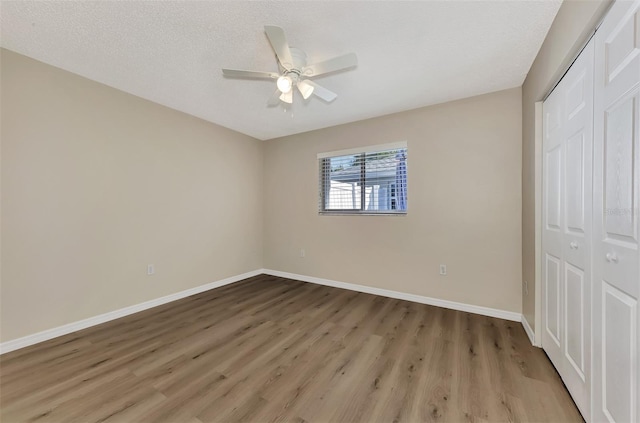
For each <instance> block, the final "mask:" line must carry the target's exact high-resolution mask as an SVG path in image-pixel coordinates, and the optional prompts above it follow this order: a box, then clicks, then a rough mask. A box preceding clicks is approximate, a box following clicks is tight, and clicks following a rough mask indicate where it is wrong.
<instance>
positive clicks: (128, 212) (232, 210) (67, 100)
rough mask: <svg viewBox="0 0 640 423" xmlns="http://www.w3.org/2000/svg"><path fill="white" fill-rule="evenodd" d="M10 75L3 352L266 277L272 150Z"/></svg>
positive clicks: (196, 123)
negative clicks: (120, 312) (234, 280)
mask: <svg viewBox="0 0 640 423" xmlns="http://www.w3.org/2000/svg"><path fill="white" fill-rule="evenodd" d="M1 65H2V68H1V89H2V112H1V113H2V114H1V118H2V132H1V136H2V162H1V164H2V172H1V173H2V264H3V266H2V280H1V293H2V294H1V295H2V296H1V298H2V303H1V320H2V324H1V330H2V334H1V338H0V339H1V340H2V341H7V340H11V339H15V338H18V337H22V336H25V335H29V334H33V333H35V332H38V331H41V330H45V329H49V328H53V327H57V326H60V325H63V324H66V323H71V322H75V321H77V320H80V319H84V318H88V317H92V316H95V315H98V314H101V313H105V312H109V311H113V310H116V309H119V308H122V307H125V306H129V305H132V304H137V303H140V302H143V301H146V300H150V299H155V298H158V297H161V296H163V295H167V294H170V293H174V292H178V291H181V290H184V289H188V288H191V287H195V286H199V285H202V284H205V283H209V282H213V281H216V280H219V279H222V278H225V277H228V276H232V275H238V274H241V273H244V272H248V271H252V270H256V269H259V268H261V267H262V233H263V231H262V216H263V210H262V207H263V206H262V203H263V196H262V179H263V167H262V163H263V147H264V143H262V142H261V141H257V140H255V139H253V138H250V137H247V136H244V135H240V134H238V133H236V132H233V131H230V130H227V129H225V128H221V127H219V126H216V125H213V124H211V123H207V122H205V121H202V120H199V119H197V118H194V117H191V116H188V115H185V114H183V113H180V112H176V111H174V110H171V109H168V108H165V107H163V106H159V105H157V104H153V103H151V102H148V101H145V100H142V99H140V98H137V97H134V96H132V95H129V94H125V93H123V92H120V91H117V90H115V89H113V88H109V87H106V86H104V85H101V84H98V83H96V82H92V81H89V80H87V79H84V78H81V77H79V76H77V75H74V74H71V73H68V72H65V71H63V70H60V69H56V68H53V67H51V66H48V65H45V64H43V63H40V62H36V61H34V60H31V59H28V58H26V57H24V56H20V55H18V54H15V53H12V52H9V51H6V50H2V53H1ZM149 263H153V264H155V266H156V274H155V275H154V276H147V275H146V268H147V264H149Z"/></svg>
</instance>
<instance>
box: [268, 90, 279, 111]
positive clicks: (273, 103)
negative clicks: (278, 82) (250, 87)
mask: <svg viewBox="0 0 640 423" xmlns="http://www.w3.org/2000/svg"><path fill="white" fill-rule="evenodd" d="M280 94H282V93H281V92H280V90H279V89H276V90H275V91H274V92H273V94H271V97H269V101H267V105H268V106H269V107H274V106H277V105H278V104H280Z"/></svg>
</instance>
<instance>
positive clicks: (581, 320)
mask: <svg viewBox="0 0 640 423" xmlns="http://www.w3.org/2000/svg"><path fill="white" fill-rule="evenodd" d="M593 61H594V43H593V42H590V43H589V44H587V46H586V47H585V48H584V50H583V51H582V53H581V54H580V56H579V57H578V58H577V59H576V61H575V62H574V64H573V65H572V67H571V69H569V71H568V72H567V74H566V75H565V77H564V79H563V81H562V82H563V83H564V84H565V85H566V93H565V101H564V119H565V124H564V128H565V129H564V135H563V147H564V151H565V154H564V159H565V161H564V189H563V192H564V195H563V197H562V202H563V204H562V207H563V210H564V225H563V233H562V249H563V269H564V271H563V288H564V293H563V296H562V297H563V300H564V302H563V304H562V307H561V308H562V309H563V315H562V316H563V322H562V326H563V327H564V340H563V342H564V345H563V346H562V352H563V363H562V369H561V370H559V372H560V375H561V376H562V379H563V380H564V382H565V385H566V386H567V389H568V390H569V392H570V393H571V395H572V396H573V398H574V401H575V403H576V405H577V406H578V408H579V409H580V412H581V413H582V415H583V416H584V417H585V419H587V420H589V416H590V413H591V408H590V403H589V399H590V395H591V391H590V383H591V380H590V378H591V332H590V331H589V328H590V327H591V260H590V259H591V236H592V234H591V220H592V213H591V212H592V204H591V203H592V169H593V162H592V158H593V149H592V146H593V66H594V62H593Z"/></svg>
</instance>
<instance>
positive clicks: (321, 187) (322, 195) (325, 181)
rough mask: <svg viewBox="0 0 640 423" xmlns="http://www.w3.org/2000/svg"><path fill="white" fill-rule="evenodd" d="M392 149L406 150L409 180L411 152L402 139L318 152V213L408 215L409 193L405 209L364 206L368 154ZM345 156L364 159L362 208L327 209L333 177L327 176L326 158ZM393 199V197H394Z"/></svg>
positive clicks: (362, 169)
mask: <svg viewBox="0 0 640 423" xmlns="http://www.w3.org/2000/svg"><path fill="white" fill-rule="evenodd" d="M390 150H404V151H405V178H406V179H407V180H408V165H407V162H408V154H409V149H408V147H407V142H406V141H400V142H394V143H388V144H378V145H371V146H365V147H359V148H350V149H346V150H337V151H330V152H325V153H318V155H317V160H316V161H317V166H318V176H319V180H318V191H319V192H318V214H319V215H363V216H406V215H407V214H408V211H409V207H408V194H407V195H406V198H405V204H406V206H405V209H404V210H392V209H387V210H381V211H374V210H365V209H364V207H365V206H366V195H367V192H366V191H367V190H366V160H365V158H366V155H367V154H371V153H383V152H386V151H390ZM343 156H362V159H361V160H360V166H361V169H360V179H359V184H360V186H361V189H360V209H357V210H354V209H326V208H325V207H326V201H325V199H326V196H327V193H328V192H329V190H330V184H331V178H330V177H329V178H327V177H325V176H326V175H325V172H324V161H325V160H326V159H331V158H335V157H343ZM405 184H406V185H408V183H407V181H405ZM391 185H393V186H394V190H395V193H396V194H395V195H394V196H393V198H395V200H396V204H397V201H398V199H397V186H396V183H395V182H394V183H393V184H391ZM392 200H393V199H392Z"/></svg>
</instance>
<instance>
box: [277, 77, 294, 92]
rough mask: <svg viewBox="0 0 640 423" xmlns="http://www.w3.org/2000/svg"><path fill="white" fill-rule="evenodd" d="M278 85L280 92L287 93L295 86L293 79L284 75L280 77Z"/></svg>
mask: <svg viewBox="0 0 640 423" xmlns="http://www.w3.org/2000/svg"><path fill="white" fill-rule="evenodd" d="M277 85H278V89H279V90H280V92H281V93H283V94H286V93H288V92H289V91H291V88H292V87H293V80H292V79H291V77H290V76H287V75H282V76H281V77H279V78H278V82H277Z"/></svg>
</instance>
